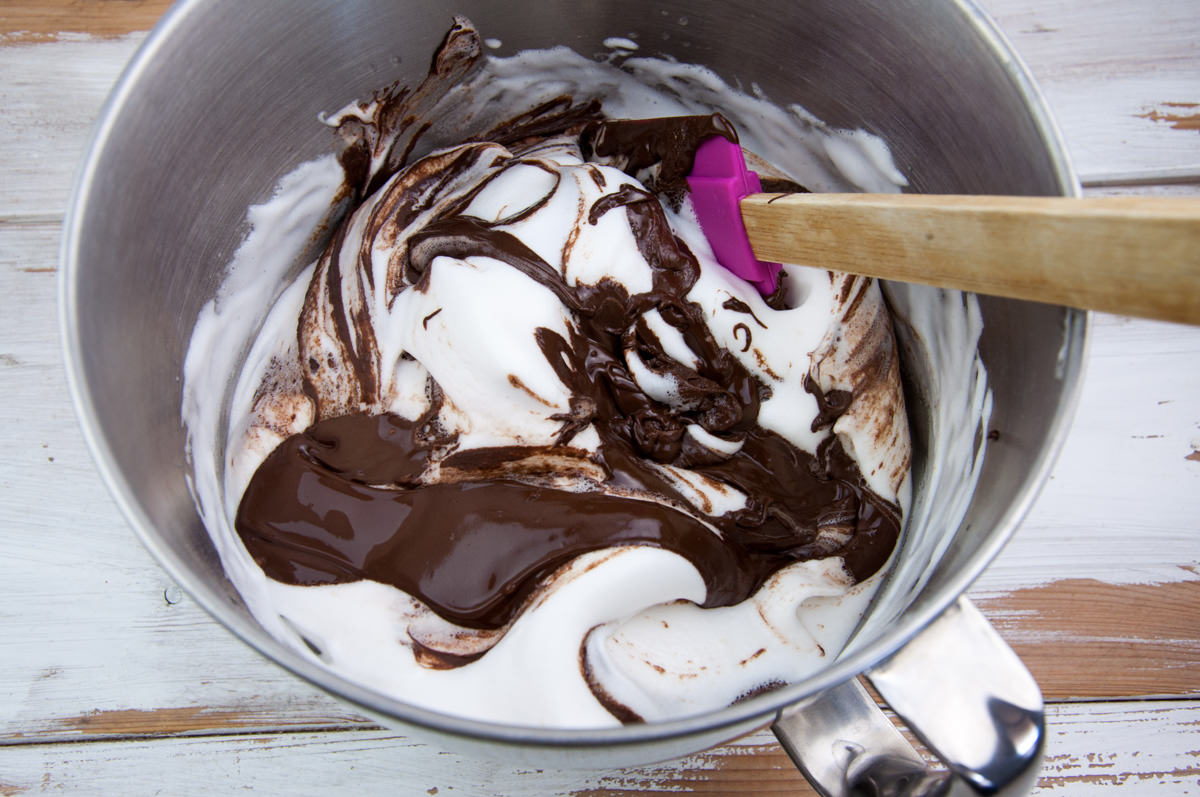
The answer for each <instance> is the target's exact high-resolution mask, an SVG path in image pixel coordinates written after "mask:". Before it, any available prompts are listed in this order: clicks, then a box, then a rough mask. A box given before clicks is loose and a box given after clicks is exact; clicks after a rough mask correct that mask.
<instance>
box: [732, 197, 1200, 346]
mask: <svg viewBox="0 0 1200 797" xmlns="http://www.w3.org/2000/svg"><path fill="white" fill-rule="evenodd" d="M741 207H742V218H743V220H744V221H745V223H746V231H747V233H748V234H749V237H750V244H751V246H752V247H753V248H754V252H755V255H756V256H757V257H758V258H759V259H761V260H767V261H778V262H783V263H798V264H804V265H812V266H819V267H821V268H828V269H833V270H837V271H848V272H852V273H856V274H865V275H868V276H873V277H881V278H885V279H895V280H901V281H905V282H920V283H926V284H930V285H940V286H943V287H947V288H958V289H960V290H964V291H974V292H977V293H985V294H991V295H994V296H1010V297H1013V298H1017V299H1031V300H1033V301H1039V302H1050V303H1053V304H1064V305H1069V306H1072V307H1080V308H1084V309H1089V310H1103V311H1106V312H1110V313H1120V314H1124V315H1136V316H1143V317H1146V318H1158V319H1162V320H1167V321H1182V322H1186V323H1191V324H1200V201H1198V200H1193V199H1170V198H1158V197H1114V198H1098V199H1068V198H1062V197H1055V198H1050V197H991V196H988V197H982V196H939V195H927V194H752V195H751V196H748V197H746V198H745V199H743V200H742V203H741Z"/></svg>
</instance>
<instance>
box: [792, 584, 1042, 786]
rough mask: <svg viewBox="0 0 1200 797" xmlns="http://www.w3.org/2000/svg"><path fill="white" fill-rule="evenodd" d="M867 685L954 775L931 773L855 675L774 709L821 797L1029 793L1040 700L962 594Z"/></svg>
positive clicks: (1038, 745)
mask: <svg viewBox="0 0 1200 797" xmlns="http://www.w3.org/2000/svg"><path fill="white" fill-rule="evenodd" d="M867 678H868V679H870V681H871V684H872V685H873V686H874V687H875V689H876V690H877V691H878V692H879V694H880V695H882V696H883V699H884V700H886V701H887V702H888V704H889V705H890V706H891V707H892V709H893V710H894V711H895V712H896V714H898V715H899V716H900V718H901V719H902V720H903V721H904V722H905V724H907V725H908V727H909V728H910V729H911V730H912V731H913V733H914V734H916V736H917V737H918V738H919V739H920V740H921V741H922V742H923V743H924V744H925V746H926V747H928V748H929V749H930V750H931V751H933V753H934V754H936V755H937V756H938V758H940V759H941V760H942V761H943V762H944V763H945V764H946V765H947V766H948V767H949V769H950V772H945V771H939V770H935V769H932V768H930V767H929V766H928V765H927V764H926V763H925V762H924V760H923V759H922V758H921V756H920V754H918V753H917V751H916V750H915V749H914V748H913V746H912V745H911V744H909V743H908V741H907V740H905V738H904V736H903V735H901V733H900V731H899V730H897V728H896V726H895V725H894V724H893V723H892V722H891V720H890V719H888V717H887V715H885V714H884V713H883V710H882V709H881V708H880V707H879V706H878V705H877V704H876V702H875V700H874V699H873V698H872V697H871V695H870V694H869V693H868V692H867V690H866V689H865V688H863V686H862V685H861V684H860V683H859V682H858V680H857V679H851V680H849V681H846V682H845V683H842V684H840V685H838V686H836V687H834V688H833V689H830V690H828V691H826V692H823V693H821V694H820V695H817V696H816V697H815V698H813V699H812V700H811V701H806V702H803V703H800V704H797V705H795V706H791V707H789V708H787V709H784V710H783V711H782V712H780V715H779V717H778V718H777V719H776V721H775V724H774V725H773V726H772V730H774V732H775V735H776V736H777V737H778V738H779V742H780V744H781V745H783V748H784V749H785V750H787V753H788V755H789V756H791V758H792V761H794V762H795V763H796V766H797V767H799V768H800V770H801V771H802V772H804V774H805V775H806V776H807V777H808V779H809V781H810V782H811V783H812V784H813V786H814V787H815V788H816V789H817V791H818V792H819V793H820V794H822V795H825V797H858V796H860V795H861V796H862V797H892V796H893V795H894V796H895V797H933V796H934V795H979V794H990V795H1003V796H1004V797H1009V796H1010V795H1024V794H1028V793H1029V792H1030V791H1031V790H1032V788H1033V785H1034V783H1035V782H1036V780H1037V776H1038V770H1039V769H1040V768H1041V760H1042V747H1043V743H1044V740H1045V727H1046V726H1045V712H1044V706H1043V703H1042V694H1041V691H1040V690H1039V689H1038V685H1037V682H1036V681H1034V680H1033V676H1032V675H1030V673H1029V670H1028V669H1027V668H1026V667H1025V665H1024V663H1022V661H1021V660H1020V659H1019V658H1018V657H1017V654H1016V653H1013V651H1012V648H1010V647H1009V646H1008V645H1007V644H1005V642H1004V640H1002V639H1001V638H1000V635H999V634H997V633H996V630H995V629H994V628H992V626H991V624H990V623H988V621H987V620H986V619H985V618H984V616H983V615H982V614H981V613H980V612H979V610H978V609H976V608H975V606H974V605H973V604H972V603H971V602H970V601H969V600H967V599H966V598H959V599H958V601H957V603H955V604H954V605H952V606H951V607H950V608H949V609H947V610H946V611H945V612H944V613H943V614H942V615H941V616H940V617H938V618H937V619H936V620H934V621H933V623H931V624H930V625H929V626H928V627H927V628H925V629H924V630H923V631H921V633H920V634H918V635H917V637H916V638H915V639H913V640H912V641H911V642H909V643H908V644H907V645H905V646H904V647H903V648H901V649H900V650H899V651H898V652H897V653H896V654H894V655H893V656H892V657H891V658H890V659H888V660H887V661H885V662H883V663H882V664H880V665H878V666H877V667H875V668H874V669H872V670H871V671H870V672H869V673H867Z"/></svg>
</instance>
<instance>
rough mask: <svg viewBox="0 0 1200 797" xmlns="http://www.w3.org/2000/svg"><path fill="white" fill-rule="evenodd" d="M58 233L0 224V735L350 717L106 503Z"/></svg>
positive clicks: (313, 722)
mask: <svg viewBox="0 0 1200 797" xmlns="http://www.w3.org/2000/svg"><path fill="white" fill-rule="evenodd" d="M59 230H60V228H59V225H57V224H52V225H32V226H13V225H11V224H7V225H5V224H0V296H4V297H5V301H6V302H7V303H8V304H7V307H8V308H9V309H8V310H6V311H4V312H0V399H2V400H0V428H3V429H4V430H5V431H4V435H5V438H4V439H5V457H4V459H3V462H2V463H0V491H2V492H3V495H4V500H3V501H0V550H2V551H3V555H2V556H0V584H3V592H4V596H5V597H4V600H3V602H2V604H0V628H3V630H4V642H3V644H0V739H4V738H12V737H13V736H14V735H16V734H21V733H25V734H27V735H30V736H41V737H59V736H63V737H79V736H81V735H84V734H95V733H96V732H97V731H99V732H100V734H101V735H103V734H105V733H111V732H120V729H121V728H122V727H124V726H125V725H128V724H129V723H131V722H133V721H135V720H137V721H140V722H141V723H142V724H145V723H147V722H149V723H150V724H151V725H153V724H155V723H159V724H160V725H161V726H162V727H163V728H164V729H174V730H180V729H183V730H186V729H189V728H192V727H200V728H210V729H211V728H221V727H225V728H227V729H232V728H269V727H280V726H299V727H313V726H324V725H329V724H334V723H338V724H345V723H347V722H361V721H362V720H361V719H360V718H358V717H357V715H355V714H354V713H353V712H351V711H349V710H347V709H345V708H344V707H343V706H342V705H341V704H340V703H337V702H336V701H334V700H332V699H331V698H328V697H326V696H324V695H323V694H322V693H319V692H317V691H316V690H315V689H312V688H310V687H307V686H305V685H303V684H301V683H300V682H298V681H296V680H295V679H293V678H291V677H290V676H288V675H287V674H285V673H283V672H282V671H280V670H278V669H277V668H276V667H274V666H273V665H271V664H269V663H268V662H266V661H265V660H263V659H262V658H260V657H259V656H258V655H257V654H254V653H252V652H251V651H250V650H249V649H248V648H246V647H245V646H244V645H243V644H242V643H241V642H240V641H238V640H237V639H235V638H234V637H233V636H232V635H231V634H229V633H227V632H226V631H225V630H224V629H223V628H221V627H220V626H218V625H217V624H216V623H215V622H214V621H212V620H211V618H209V617H208V615H207V614H206V613H205V612H204V611H203V610H201V609H200V608H199V607H198V606H197V605H196V604H195V603H194V602H192V601H191V599H190V598H187V597H186V596H184V595H182V594H181V593H180V592H179V590H178V588H177V587H175V585H174V584H173V583H172V582H171V580H170V578H169V577H168V576H167V575H166V574H165V573H163V572H162V571H161V570H160V569H159V567H158V566H157V564H155V563H154V562H153V561H152V560H151V559H150V557H149V555H148V554H147V553H146V552H145V550H144V549H143V548H142V546H141V545H140V544H139V543H138V541H137V540H136V539H135V537H134V535H133V532H132V531H131V530H130V529H129V527H128V526H127V525H126V523H125V520H124V518H123V517H122V516H121V515H120V513H119V512H118V510H117V508H116V505H115V504H114V503H113V501H112V500H111V499H110V497H109V495H108V492H107V490H106V489H105V487H104V485H103V484H102V483H101V482H100V479H99V476H98V475H97V473H96V471H95V468H94V466H93V464H92V461H91V457H90V456H89V454H88V452H87V450H86V448H85V446H84V443H83V440H82V437H81V436H80V434H79V430H78V425H77V423H76V420H75V414H74V410H73V408H72V407H71V403H70V399H69V397H68V395H67V392H66V383H65V376H64V374H63V367H62V359H61V354H60V348H59V339H58V332H57V309H56V306H55V289H56V285H55V283H56V275H55V270H54V264H55V259H56V256H57V241H58V236H59ZM13 308H16V311H15V312H14V311H13ZM158 709H167V710H168V711H167V712H164V713H163V714H161V715H159V716H157V717H156V716H142V717H139V716H137V715H130V714H128V713H127V712H130V711H152V710H158ZM201 709H206V710H210V709H211V711H208V713H199V714H198V713H197V712H198V711H199V710H201ZM114 712H115V713H114ZM122 712H126V713H122ZM172 712H174V713H172ZM2 770H3V767H2V765H0V772H2Z"/></svg>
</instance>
